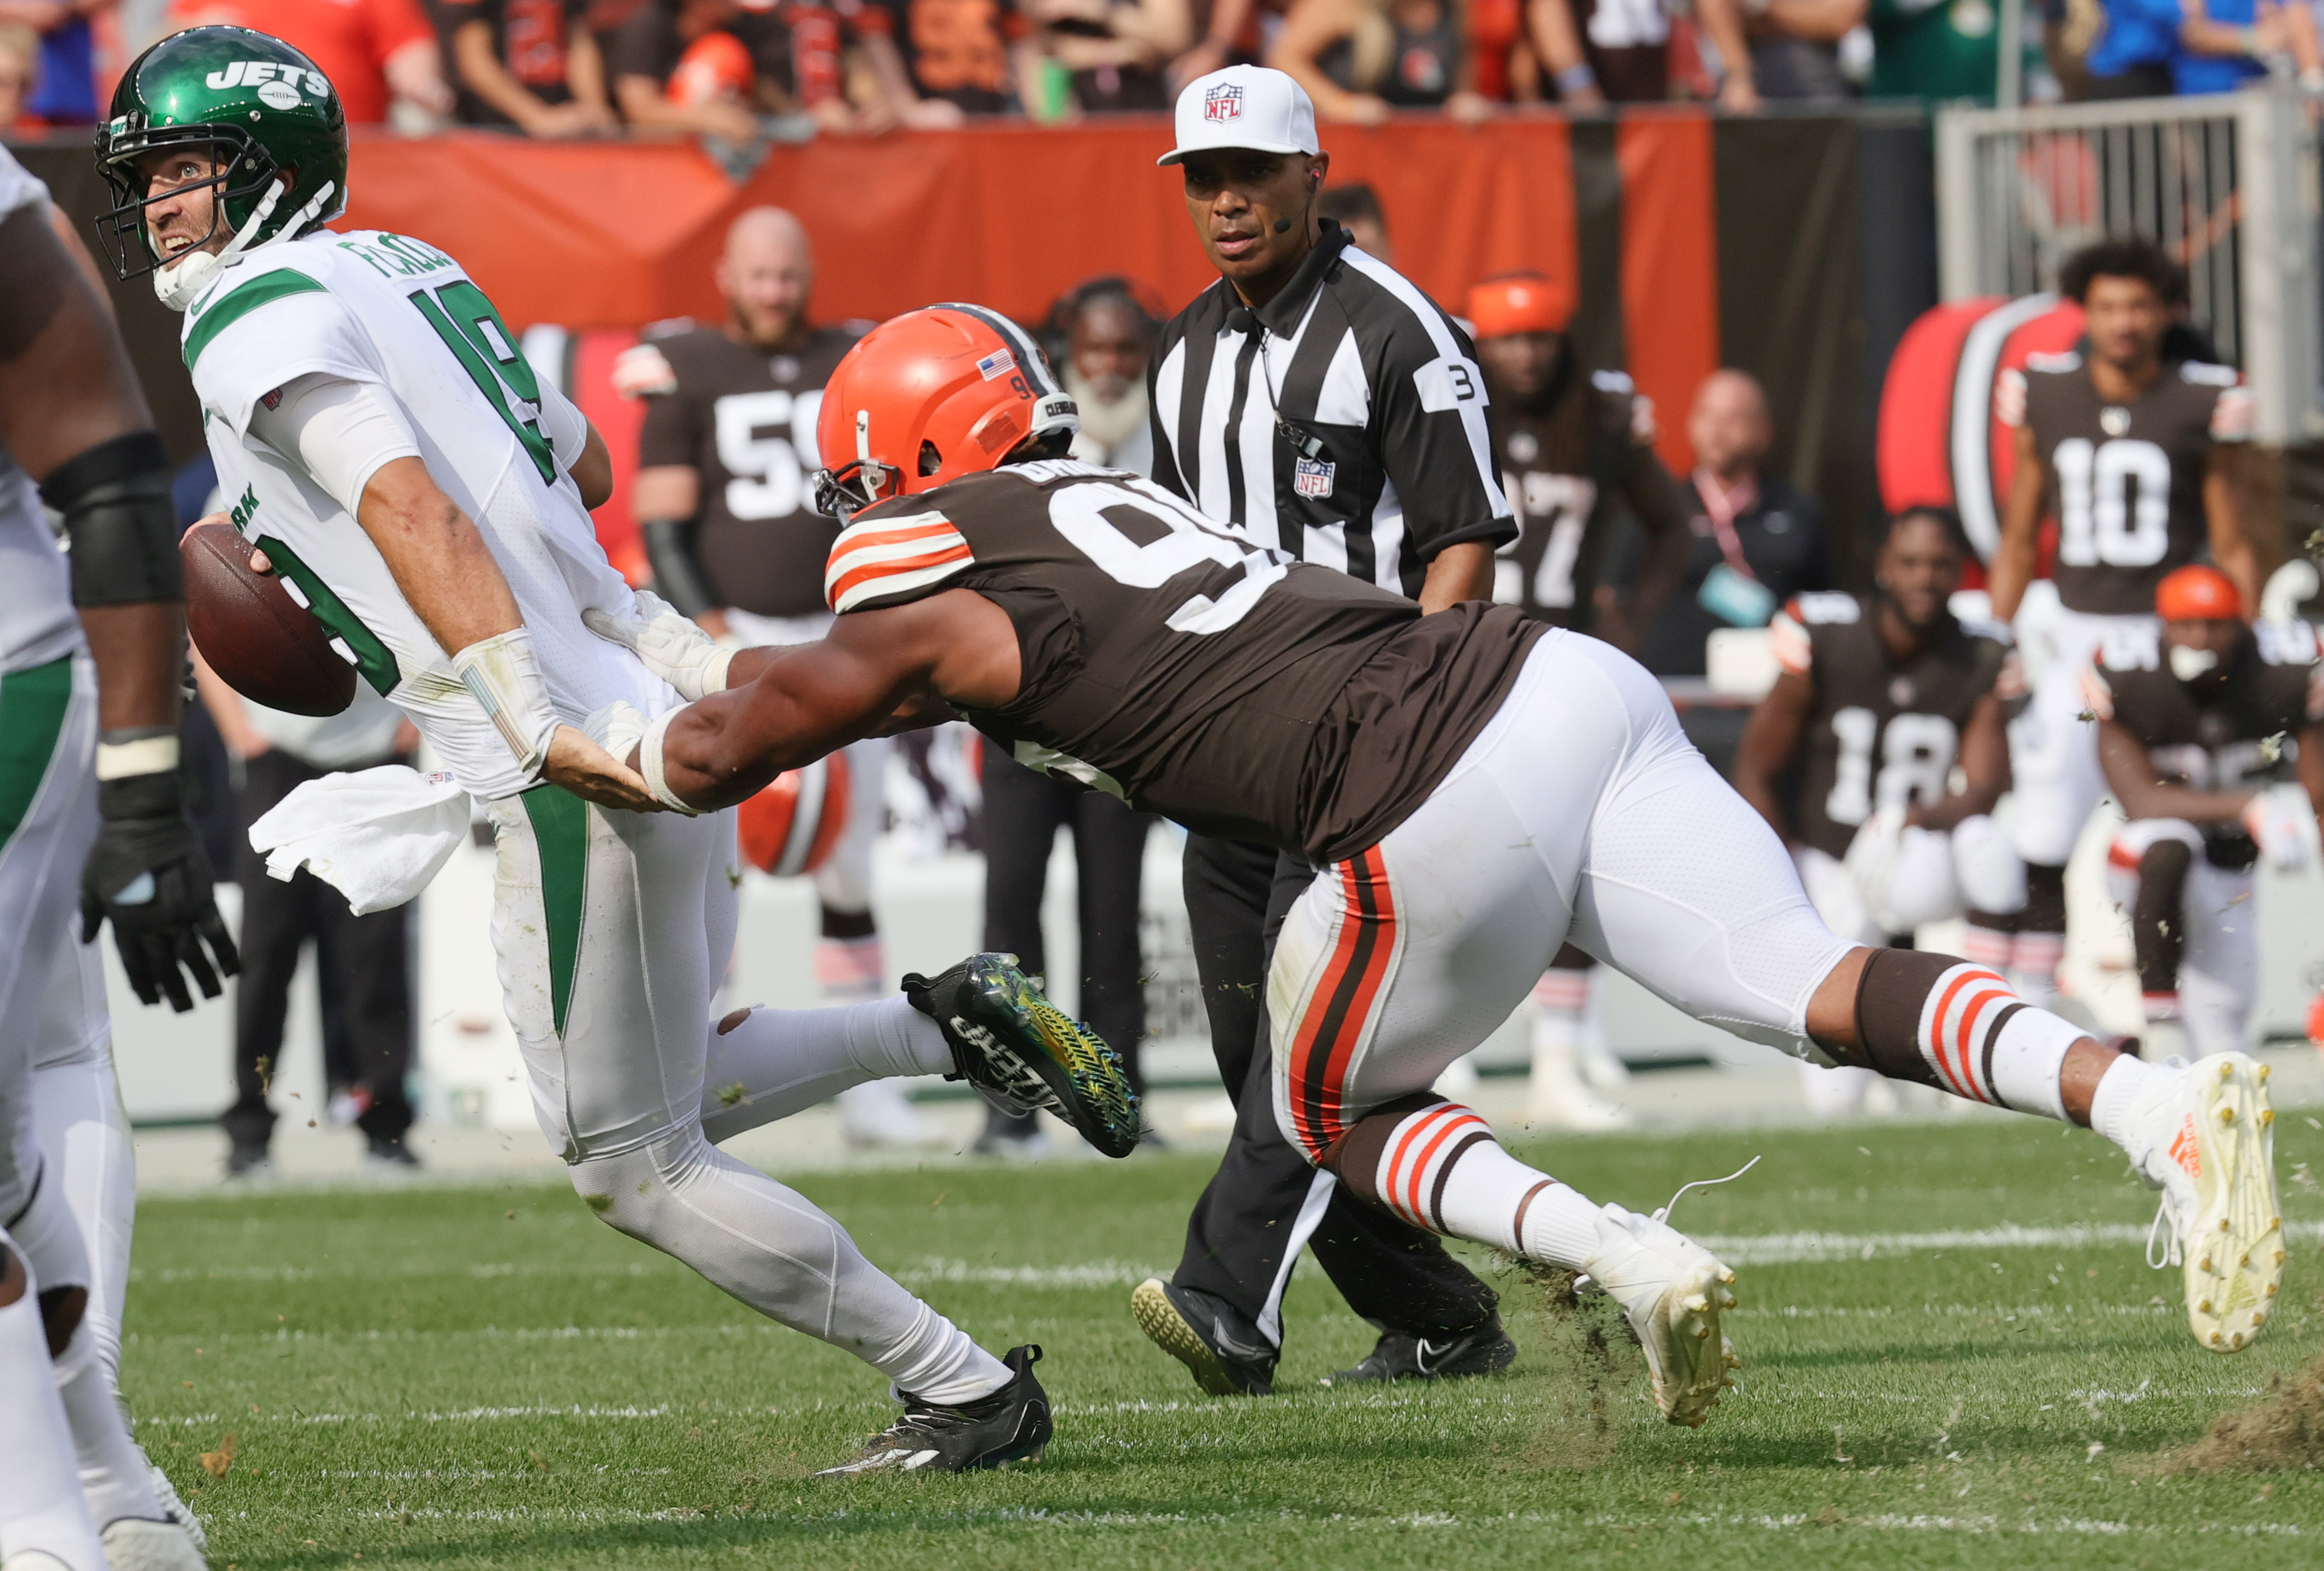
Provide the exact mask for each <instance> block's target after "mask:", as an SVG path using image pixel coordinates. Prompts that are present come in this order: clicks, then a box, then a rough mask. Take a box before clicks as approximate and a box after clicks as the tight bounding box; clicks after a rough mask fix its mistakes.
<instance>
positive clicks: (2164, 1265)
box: [2146, 1189, 2186, 1271]
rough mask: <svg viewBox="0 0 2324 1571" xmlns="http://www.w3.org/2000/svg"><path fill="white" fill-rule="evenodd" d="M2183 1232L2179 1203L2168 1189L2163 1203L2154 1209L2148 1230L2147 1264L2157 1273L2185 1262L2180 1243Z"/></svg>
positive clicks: (2164, 1191)
mask: <svg viewBox="0 0 2324 1571" xmlns="http://www.w3.org/2000/svg"><path fill="white" fill-rule="evenodd" d="M2183 1231H2184V1229H2182V1228H2181V1226H2180V1225H2179V1202H2178V1201H2177V1200H2176V1199H2173V1198H2172V1194H2171V1191H2170V1190H2167V1189H2166V1190H2163V1199H2162V1203H2161V1204H2160V1205H2158V1206H2156V1207H2155V1208H2154V1221H2153V1224H2152V1225H2150V1226H2148V1227H2147V1229H2146V1263H2147V1264H2148V1265H2149V1266H2150V1267H2152V1268H2153V1269H2154V1270H2156V1271H2168V1270H2169V1269H2170V1268H2171V1267H2172V1266H2174V1265H2177V1264H2179V1263H2181V1262H2182V1261H2183V1260H2185V1259H2186V1254H2185V1252H2184V1250H2182V1249H2181V1246H2180V1243H2179V1240H2180V1236H2181V1233H2182V1232H2183Z"/></svg>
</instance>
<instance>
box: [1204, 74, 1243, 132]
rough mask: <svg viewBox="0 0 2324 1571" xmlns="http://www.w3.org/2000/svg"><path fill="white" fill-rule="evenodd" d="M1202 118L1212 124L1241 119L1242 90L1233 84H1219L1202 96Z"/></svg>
mask: <svg viewBox="0 0 2324 1571" xmlns="http://www.w3.org/2000/svg"><path fill="white" fill-rule="evenodd" d="M1241 118H1242V88H1241V87H1240V85H1238V84H1236V83H1234V82H1221V83H1219V84H1218V85H1217V86H1216V87H1213V88H1212V89H1211V90H1210V91H1209V92H1207V93H1204V94H1203V119H1205V120H1207V121H1209V122H1210V123H1211V124H1214V125H1215V124H1219V123H1220V122H1222V121H1226V120H1240V119H1241Z"/></svg>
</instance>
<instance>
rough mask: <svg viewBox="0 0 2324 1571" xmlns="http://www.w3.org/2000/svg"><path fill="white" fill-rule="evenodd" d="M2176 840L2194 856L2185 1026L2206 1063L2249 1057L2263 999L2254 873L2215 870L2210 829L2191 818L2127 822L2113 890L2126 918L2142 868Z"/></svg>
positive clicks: (2182, 999) (2112, 863) (2182, 971)
mask: <svg viewBox="0 0 2324 1571" xmlns="http://www.w3.org/2000/svg"><path fill="white" fill-rule="evenodd" d="M2167 840H2175V841H2179V842H2180V843H2181V844H2182V845H2184V846H2186V847H2187V848H2188V849H2189V850H2191V851H2192V852H2193V853H2194V855H2193V857H2192V859H2191V861H2190V866H2189V867H2188V868H2187V884H2186V889H2185V892H2184V894H2183V895H2181V898H2180V905H2179V921H2180V923H2181V932H2184V933H2185V935H2186V939H2187V948H2186V950H2185V951H2184V953H2182V954H2181V957H2180V960H2179V1021H2180V1026H2181V1029H2182V1030H2183V1031H2184V1032H2185V1033H2186V1034H2187V1045H2188V1046H2189V1047H2190V1048H2192V1049H2194V1051H2195V1055H2196V1056H2197V1057H2199V1058H2202V1057H2208V1056H2209V1055H2210V1054H2212V1053H2216V1052H2242V1051H2243V1049H2244V1028H2245V1027H2246V1025H2248V1024H2250V1023H2251V1012H2252V1006H2253V1005H2254V1004H2255V1003H2256V1002H2257V1001H2258V999H2259V911H2258V908H2257V905H2256V904H2255V901H2254V899H2253V887H2254V880H2253V877H2252V874H2251V871H2250V869H2249V868H2246V869H2245V870H2244V871H2242V872H2239V873H2238V872H2230V871H2228V870H2227V868H2215V867H2213V866H2212V865H2211V864H2210V862H2209V859H2206V858H2205V857H2204V855H2203V831H2201V830H2199V829H2198V828H2196V827H2195V826H2194V825H2193V824H2191V823H2189V822H2186V821H2185V820H2184V819H2178V818H2142V819H2139V820H2136V821H2135V822H2131V823H2126V824H2125V825H2123V826H2122V828H2121V829H2120V830H2119V831H2117V832H2116V835H2115V837H2114V841H2113V843H2112V844H2111V845H2109V846H2108V847H2107V893H2108V894H2110V895H2112V896H2114V900H2115V904H2116V905H2119V906H2121V907H2122V909H2123V910H2124V911H2126V912H2127V911H2128V910H2130V909H2131V906H2132V905H2133V903H2134V902H2135V901H2136V900H2137V898H2138V864H2139V861H2140V859H2142V858H2144V856H2145V855H2146V853H2147V851H2148V850H2150V849H2151V848H2153V846H2154V845H2156V844H2157V843H2159V842H2161V841H2167Z"/></svg>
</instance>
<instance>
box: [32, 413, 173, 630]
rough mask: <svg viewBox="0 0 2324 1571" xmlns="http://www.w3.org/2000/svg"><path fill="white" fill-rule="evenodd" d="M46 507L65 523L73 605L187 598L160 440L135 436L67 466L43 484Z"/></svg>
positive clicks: (165, 457)
mask: <svg viewBox="0 0 2324 1571" xmlns="http://www.w3.org/2000/svg"><path fill="white" fill-rule="evenodd" d="M41 500H42V501H45V502H47V503H48V504H49V506H51V507H52V508H54V509H56V510H58V511H59V512H60V513H62V514H64V516H65V532H66V534H67V536H68V537H69V538H70V540H71V541H72V597H73V603H74V604H75V605H78V606H103V605H137V604H142V603H144V602H151V601H171V600H182V599H184V598H185V571H184V569H183V567H181V566H180V564H179V561H178V515H177V510H176V509H175V508H173V507H172V506H171V502H170V456H169V454H168V452H167V451H166V450H164V449H163V447H162V446H161V437H159V436H155V435H154V434H153V433H152V432H151V431H132V432H130V433H129V434H128V435H127V436H115V437H114V438H112V439H111V440H109V441H105V442H100V443H98V444H97V446H94V447H91V448H89V449H88V451H87V452H85V453H82V454H80V455H78V456H77V457H74V458H69V459H67V460H66V461H65V462H64V463H62V464H59V465H58V466H57V467H56V468H55V469H54V470H53V471H52V472H51V473H50V475H49V478H48V479H47V480H45V481H43V482H42V484H41Z"/></svg>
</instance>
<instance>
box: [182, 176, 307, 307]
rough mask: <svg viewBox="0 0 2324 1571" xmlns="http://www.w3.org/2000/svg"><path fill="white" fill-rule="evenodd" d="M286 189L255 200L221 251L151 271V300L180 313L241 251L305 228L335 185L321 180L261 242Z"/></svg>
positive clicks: (280, 186) (286, 185) (285, 184)
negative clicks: (308, 198) (253, 208)
mask: <svg viewBox="0 0 2324 1571" xmlns="http://www.w3.org/2000/svg"><path fill="white" fill-rule="evenodd" d="M290 188H291V182H290V181H289V180H287V179H285V180H280V181H277V182H276V183H275V185H274V188H272V190H270V191H268V192H267V193H266V195H265V196H263V197H262V198H259V203H258V207H257V210H256V211H254V212H253V213H252V214H251V216H250V222H249V223H247V224H245V225H243V226H242V231H241V233H240V234H236V235H235V237H234V238H233V239H232V240H229V241H227V242H226V247H225V249H223V250H221V251H217V252H208V251H197V252H194V253H192V254H190V255H188V256H183V257H180V258H179V259H178V260H177V261H175V262H169V263H167V264H165V265H164V266H161V267H158V268H156V269H154V270H153V295H154V298H155V299H159V300H160V301H161V303H162V304H163V305H165V306H167V307H169V308H170V309H171V310H173V311H182V310H184V309H185V308H187V307H189V306H190V305H192V304H193V303H194V302H195V301H196V300H197V299H200V298H201V294H202V291H203V290H204V289H208V288H209V287H210V285H211V284H212V283H213V282H215V281H217V275H218V274H219V273H220V272H222V271H225V270H226V268H228V267H231V266H232V265H233V264H234V263H235V262H236V261H237V260H239V259H240V257H241V255H242V253H244V251H255V250H257V249H258V248H259V247H260V246H262V245H269V244H272V243H274V242H275V241H277V240H287V239H289V238H291V236H293V235H295V234H299V233H300V231H301V230H303V229H305V228H306V227H307V225H309V223H311V222H312V221H313V220H314V218H315V216H316V215H317V214H318V213H320V212H321V211H322V210H323V206H324V204H325V203H327V202H328V201H329V200H330V199H331V193H332V192H333V191H335V190H337V189H338V186H337V183H336V182H334V181H331V180H325V181H324V182H323V188H322V189H321V190H319V191H317V192H316V193H315V197H314V199H313V200H312V201H310V202H309V203H308V204H307V205H306V206H305V207H301V208H300V209H299V211H298V212H297V213H296V214H294V215H293V216H291V221H290V222H289V223H288V224H285V225H282V227H281V228H280V229H278V230H276V231H275V232H274V233H273V234H270V235H268V236H267V237H266V238H265V239H263V240H261V239H259V238H258V235H259V234H260V233H261V232H262V231H263V230H264V229H265V227H266V221H267V219H269V218H271V217H272V216H274V208H275V206H276V204H277V203H279V202H281V200H282V193H283V192H285V191H287V190H289V189H290Z"/></svg>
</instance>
